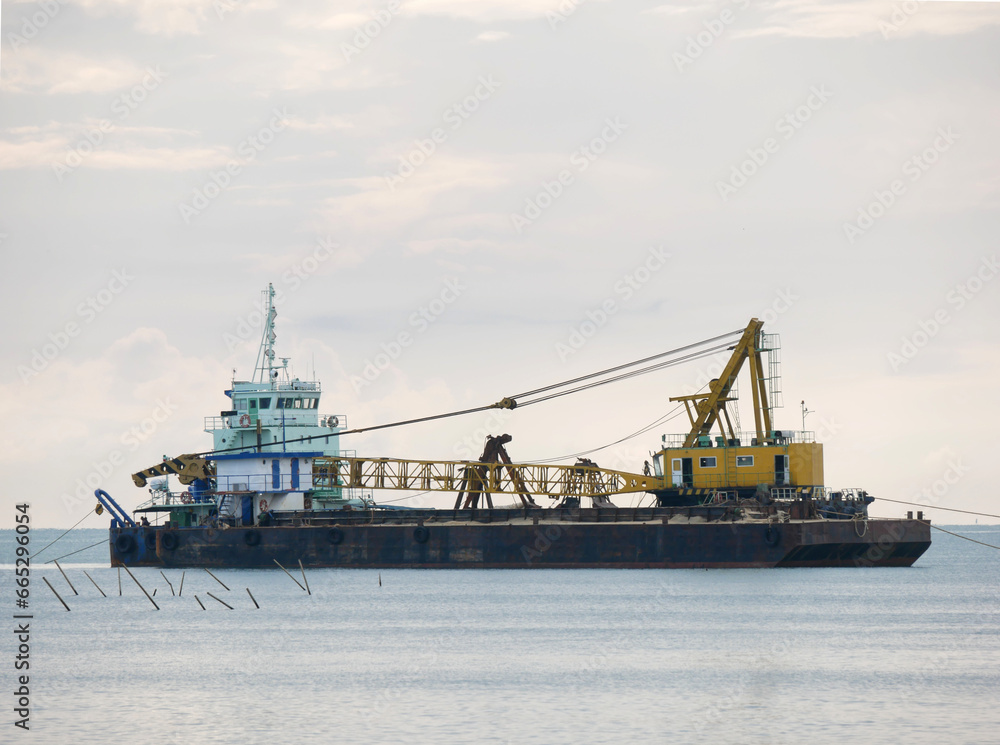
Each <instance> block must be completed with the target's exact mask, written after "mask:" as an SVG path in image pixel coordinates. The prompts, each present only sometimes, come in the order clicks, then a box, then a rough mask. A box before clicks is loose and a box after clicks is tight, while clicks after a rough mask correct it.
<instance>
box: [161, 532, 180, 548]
mask: <svg viewBox="0 0 1000 745" xmlns="http://www.w3.org/2000/svg"><path fill="white" fill-rule="evenodd" d="M160 545H161V546H163V548H165V549H167V551H176V550H177V547H178V546H179V545H180V539H179V538H178V537H177V534H176V533H173V532H171V533H164V534H163V537H162V538H160Z"/></svg>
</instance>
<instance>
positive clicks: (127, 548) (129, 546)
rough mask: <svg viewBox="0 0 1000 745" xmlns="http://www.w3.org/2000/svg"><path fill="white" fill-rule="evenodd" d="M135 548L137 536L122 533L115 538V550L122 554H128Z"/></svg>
mask: <svg viewBox="0 0 1000 745" xmlns="http://www.w3.org/2000/svg"><path fill="white" fill-rule="evenodd" d="M134 550H135V538H133V537H132V536H130V535H129V534H128V533H122V534H121V535H119V536H118V537H117V538H115V551H117V552H118V553H120V554H128V553H131V552H132V551H134Z"/></svg>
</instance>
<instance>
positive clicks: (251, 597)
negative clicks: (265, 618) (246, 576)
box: [247, 587, 260, 610]
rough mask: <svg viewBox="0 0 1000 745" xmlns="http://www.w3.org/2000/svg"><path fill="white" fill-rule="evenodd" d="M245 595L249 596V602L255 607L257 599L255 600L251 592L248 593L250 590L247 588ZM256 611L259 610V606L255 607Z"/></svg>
mask: <svg viewBox="0 0 1000 745" xmlns="http://www.w3.org/2000/svg"><path fill="white" fill-rule="evenodd" d="M247 595H249V596H250V599H251V600H252V601H253V604H254V605H257V598H255V597H254V596H253V593H252V592H250V588H249V587H248V588H247ZM257 610H260V606H259V605H257Z"/></svg>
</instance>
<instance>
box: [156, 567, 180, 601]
mask: <svg viewBox="0 0 1000 745" xmlns="http://www.w3.org/2000/svg"><path fill="white" fill-rule="evenodd" d="M160 576H161V577H163V579H164V580H165V581H166V583H167V584H168V585H170V594H171V595H176V594H177V593H175V592H174V586H173V585H171V584H170V580H169V579H167V575H165V574H164V573H163V570H162V569H161V570H160Z"/></svg>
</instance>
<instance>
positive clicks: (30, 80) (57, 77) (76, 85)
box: [0, 47, 146, 94]
mask: <svg viewBox="0 0 1000 745" xmlns="http://www.w3.org/2000/svg"><path fill="white" fill-rule="evenodd" d="M145 74H146V73H145V71H144V70H143V69H142V68H141V67H139V66H137V65H136V64H134V63H132V62H130V61H128V60H126V59H124V58H121V57H112V58H105V59H100V60H98V59H94V58H92V57H88V56H84V55H81V54H74V53H71V52H55V51H53V50H51V49H36V48H34V47H27V48H24V49H21V50H19V51H18V53H17V54H8V55H5V57H4V74H3V77H2V79H0V90H3V91H6V92H8V93H36V94H37V93H41V94H55V93H105V92H108V91H115V90H120V89H121V88H125V87H127V86H131V85H135V84H136V83H138V82H139V81H141V80H142V77H143V75H145Z"/></svg>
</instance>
